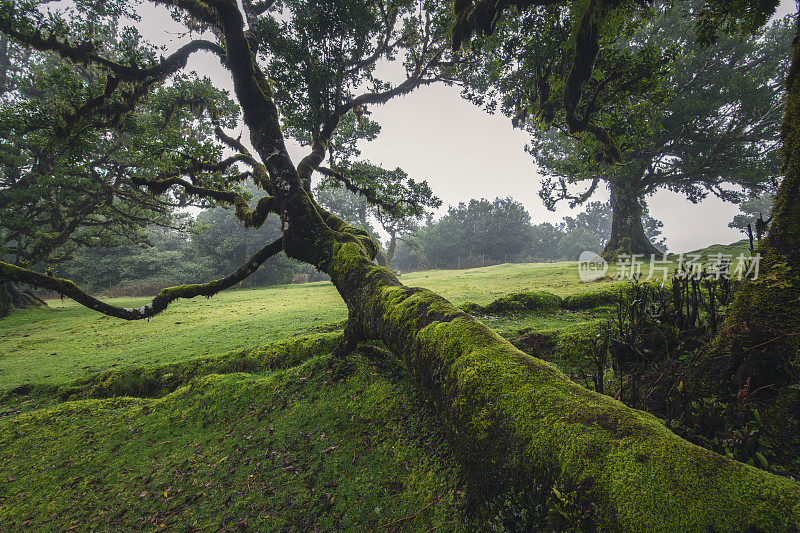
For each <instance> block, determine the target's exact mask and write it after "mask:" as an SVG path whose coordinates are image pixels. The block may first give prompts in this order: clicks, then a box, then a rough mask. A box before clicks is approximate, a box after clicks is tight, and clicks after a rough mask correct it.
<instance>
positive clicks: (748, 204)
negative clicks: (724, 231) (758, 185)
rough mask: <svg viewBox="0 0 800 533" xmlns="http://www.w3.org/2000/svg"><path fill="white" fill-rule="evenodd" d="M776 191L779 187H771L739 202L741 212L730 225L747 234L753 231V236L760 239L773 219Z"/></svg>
mask: <svg viewBox="0 0 800 533" xmlns="http://www.w3.org/2000/svg"><path fill="white" fill-rule="evenodd" d="M776 193H777V188H776V187H771V188H769V189H767V190H765V191H763V192H761V193H756V194H749V195H748V196H747V197H746V198H744V199H742V201H741V202H739V211H741V213H740V214H738V215H735V216H734V217H733V220H732V221H731V222H729V223H728V227H731V228H736V229H738V230H739V231H741V232H743V233H744V234H745V235H749V234H750V233H751V232H752V234H753V237H755V238H757V239H759V240H760V239H761V237H763V236H764V235H765V234H766V232H767V228H768V226H769V222H770V221H771V220H772V219H771V215H770V213H771V212H772V205H773V204H774V203H775V194H776ZM748 227H749V229H748Z"/></svg>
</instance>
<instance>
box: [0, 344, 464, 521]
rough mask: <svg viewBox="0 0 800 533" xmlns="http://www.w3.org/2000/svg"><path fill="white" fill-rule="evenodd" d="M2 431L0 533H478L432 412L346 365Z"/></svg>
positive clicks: (410, 392) (227, 381)
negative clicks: (343, 372)
mask: <svg viewBox="0 0 800 533" xmlns="http://www.w3.org/2000/svg"><path fill="white" fill-rule="evenodd" d="M352 363H353V373H352V374H351V375H349V376H348V377H347V378H346V379H344V380H336V381H335V380H333V379H331V374H330V372H329V371H328V359H327V357H325V356H317V357H314V358H312V359H310V360H308V361H307V362H305V363H304V364H302V365H300V366H298V367H295V368H292V369H289V370H283V371H278V372H273V373H269V374H264V375H250V374H228V375H224V376H223V375H217V374H212V375H207V376H203V377H199V378H196V379H195V380H193V381H192V382H191V383H190V384H189V385H187V386H183V387H181V388H179V389H177V390H176V391H175V392H173V393H171V394H169V395H167V396H164V397H163V398H159V399H142V398H113V399H105V400H81V401H76V402H67V403H64V404H61V405H59V406H57V407H53V408H50V409H43V410H39V411H36V412H33V413H28V414H25V415H20V416H18V417H16V418H13V419H9V420H6V421H4V422H0V465H3V466H2V471H3V483H2V484H0V521H2V523H3V524H5V525H4V526H3V528H4V529H10V530H18V529H28V530H67V529H70V528H71V527H73V526H76V525H77V526H78V527H79V528H80V529H86V530H90V529H94V530H104V531H108V530H111V531H128V530H142V529H144V530H155V529H164V530H169V531H181V530H213V531H217V530H220V529H229V530H242V529H247V530H253V531H300V530H305V531H307V530H322V531H332V530H337V529H345V530H356V529H358V530H362V529H364V530H378V529H380V528H381V527H382V526H384V525H386V524H392V523H394V524H395V525H393V526H390V527H389V528H388V530H392V528H397V529H406V530H420V531H425V530H429V529H442V530H445V531H464V530H472V531H474V530H476V529H477V528H478V527H479V526H478V525H477V524H470V523H469V522H468V521H467V519H466V518H465V516H464V513H463V512H462V504H463V500H464V491H463V488H462V487H461V484H460V481H459V478H460V468H459V466H458V465H457V463H456V462H455V461H454V460H453V458H452V456H451V453H450V450H449V447H448V445H447V442H446V440H445V438H444V435H443V434H442V432H441V430H440V429H439V425H438V423H437V421H436V418H435V416H433V413H431V412H430V410H429V409H428V408H427V407H426V405H425V403H424V402H423V401H422V400H421V399H420V398H419V397H418V395H417V394H416V392H415V390H414V387H413V386H412V384H411V383H410V382H409V380H408V379H397V378H396V377H394V376H391V375H389V376H387V375H384V374H382V373H381V372H380V371H377V370H375V368H374V366H373V364H372V363H371V362H370V361H369V360H367V359H365V358H364V357H362V356H361V355H359V354H355V355H353V356H352Z"/></svg>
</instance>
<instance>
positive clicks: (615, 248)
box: [601, 182, 661, 261]
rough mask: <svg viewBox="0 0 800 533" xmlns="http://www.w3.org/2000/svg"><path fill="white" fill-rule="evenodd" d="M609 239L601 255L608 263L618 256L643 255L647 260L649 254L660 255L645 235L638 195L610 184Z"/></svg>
mask: <svg viewBox="0 0 800 533" xmlns="http://www.w3.org/2000/svg"><path fill="white" fill-rule="evenodd" d="M609 187H610V189H611V210H612V219H611V237H610V238H609V239H608V243H607V244H606V247H605V249H604V250H603V253H602V254H601V255H602V256H603V258H605V259H606V260H608V261H613V260H616V259H617V257H618V256H619V255H620V254H644V256H645V258H649V257H650V255H651V254H656V255H660V253H661V252H660V251H659V250H658V248H656V247H655V246H654V245H653V243H651V242H650V239H649V238H648V237H647V234H646V233H645V232H644V224H643V223H642V213H643V209H642V204H641V203H639V198H640V196H641V195H640V194H638V191H635V190H631V189H629V188H626V187H624V186H621V185H619V184H616V183H613V182H611V183H610V184H609Z"/></svg>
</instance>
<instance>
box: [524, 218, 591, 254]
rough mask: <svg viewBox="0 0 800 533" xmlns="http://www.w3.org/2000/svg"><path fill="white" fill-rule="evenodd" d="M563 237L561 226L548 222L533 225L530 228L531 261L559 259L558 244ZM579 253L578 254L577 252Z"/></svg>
mask: <svg viewBox="0 0 800 533" xmlns="http://www.w3.org/2000/svg"><path fill="white" fill-rule="evenodd" d="M563 237H564V229H563V225H561V224H558V225H554V224H551V223H549V222H543V223H541V224H535V225H534V226H533V227H532V228H531V247H530V253H529V254H528V255H529V256H530V257H531V259H534V260H539V259H561V258H562V257H561V255H560V253H559V251H558V243H559V242H560V241H561V239H562V238H563ZM579 253H580V252H579Z"/></svg>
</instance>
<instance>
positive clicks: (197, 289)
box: [0, 238, 283, 320]
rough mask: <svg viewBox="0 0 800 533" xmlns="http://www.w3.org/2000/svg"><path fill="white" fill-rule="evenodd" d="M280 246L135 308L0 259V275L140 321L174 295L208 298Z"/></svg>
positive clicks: (271, 246)
mask: <svg viewBox="0 0 800 533" xmlns="http://www.w3.org/2000/svg"><path fill="white" fill-rule="evenodd" d="M282 249H283V239H282V238H281V239H278V240H276V241H274V242H272V243H270V244H268V245H267V246H265V247H264V248H262V249H261V250H259V251H258V252H256V253H255V254H253V256H252V257H251V258H250V260H249V261H247V263H245V264H244V265H242V266H241V267H239V268H238V269H237V270H235V271H234V272H232V273H231V274H228V275H227V276H225V277H224V278H221V279H217V280H214V281H210V282H208V283H204V284H197V283H195V284H191V285H179V286H177V287H168V288H166V289H162V290H161V291H160V292H159V293H158V295H156V297H155V298H153V299H152V300H151V301H150V302H149V303H148V304H146V305H143V306H142V307H137V308H129V307H118V306H116V305H111V304H109V303H106V302H103V301H102V300H98V299H97V298H95V297H94V296H90V295H89V294H87V293H86V292H85V291H84V290H83V289H81V288H80V287H78V286H77V285H76V284H75V283H73V282H72V281H70V280H68V279H61V278H54V277H50V276H46V275H44V274H40V273H38V272H34V271H33V270H29V269H27V268H22V267H18V266H14V265H10V264H8V263H4V262H2V261H0V278H2V279H5V280H12V281H17V282H21V283H27V284H29V285H33V286H34V287H39V288H41V289H47V290H50V291H53V292H57V293H59V294H61V295H62V296H68V297H70V298H72V299H73V300H75V301H76V302H78V303H79V304H82V305H85V306H86V307H88V308H90V309H94V310H95V311H99V312H100V313H103V314H105V315H109V316H113V317H117V318H123V319H125V320H141V319H143V318H150V317H152V316H155V315H157V314H158V313H160V312H161V311H163V310H164V309H166V308H167V306H168V305H169V304H170V303H172V302H173V301H175V300H177V299H178V298H195V297H196V296H207V297H210V296H213V295H215V294H216V293H218V292H220V291H223V290H225V289H228V288H230V287H232V286H234V285H236V284H237V283H239V282H240V281H242V280H243V279H245V278H246V277H247V276H249V275H250V274H252V273H253V272H255V271H256V270H258V267H260V266H261V265H262V264H263V263H264V262H265V261H266V260H267V259H269V258H270V257H272V256H273V255H275V254H277V253H278V252H280V251H281V250H282Z"/></svg>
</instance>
